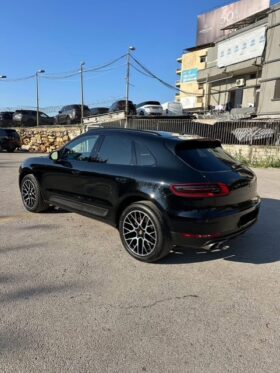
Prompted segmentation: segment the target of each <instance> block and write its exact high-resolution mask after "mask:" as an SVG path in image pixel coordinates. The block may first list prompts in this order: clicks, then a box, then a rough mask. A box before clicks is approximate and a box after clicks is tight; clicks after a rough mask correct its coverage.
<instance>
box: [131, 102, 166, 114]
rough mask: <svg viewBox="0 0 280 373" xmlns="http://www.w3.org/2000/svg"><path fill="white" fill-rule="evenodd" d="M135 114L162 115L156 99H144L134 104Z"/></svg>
mask: <svg viewBox="0 0 280 373" xmlns="http://www.w3.org/2000/svg"><path fill="white" fill-rule="evenodd" d="M136 112H137V115H162V107H161V104H160V102H158V101H144V102H141V104H138V105H137V106H136Z"/></svg>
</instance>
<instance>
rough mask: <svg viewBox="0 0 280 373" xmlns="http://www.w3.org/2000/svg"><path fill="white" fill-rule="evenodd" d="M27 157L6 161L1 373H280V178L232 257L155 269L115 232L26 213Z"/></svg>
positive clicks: (171, 262)
mask: <svg viewBox="0 0 280 373" xmlns="http://www.w3.org/2000/svg"><path fill="white" fill-rule="evenodd" d="M28 156H30V155H27V154H20V153H15V154H8V153H4V152H3V153H0V191H1V203H0V263H1V267H0V268H1V272H0V289H1V290H0V371H1V372H75V373H77V372H208V373H209V372H215V373H218V372H221V373H224V372H270V373H273V372H277V373H278V372H279V356H280V355H279V351H280V332H279V331H280V264H279V263H280V170H279V169H266V170H256V173H257V175H258V180H259V183H258V184H259V193H260V195H261V197H262V198H263V203H262V209H261V214H260V219H259V222H258V224H257V225H256V226H255V227H253V228H252V229H251V230H250V231H249V232H247V233H246V234H245V235H243V236H241V237H239V238H238V239H236V240H234V241H232V242H230V246H229V247H228V248H227V249H224V250H220V251H214V252H205V251H202V250H201V251H195V250H185V251H182V250H178V252H175V253H172V254H171V255H169V256H168V257H167V258H165V259H163V260H162V261H160V262H159V263H157V264H144V263H140V262H137V261H136V260H134V259H133V258H131V257H130V256H129V255H128V254H127V253H126V252H125V250H124V249H123V248H122V245H121V243H120V240H119V236H118V232H117V231H116V230H115V229H114V228H111V227H110V226H106V225H104V224H102V223H99V222H96V221H94V220H91V219H88V218H85V217H81V216H79V215H76V214H72V213H66V212H59V211H51V212H48V213H45V214H31V213H28V212H26V211H25V210H24V208H23V206H22V204H21V199H20V194H19V190H18V182H17V177H18V166H19V164H20V162H21V161H22V160H23V159H25V158H26V157H28Z"/></svg>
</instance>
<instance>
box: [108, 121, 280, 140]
mask: <svg viewBox="0 0 280 373" xmlns="http://www.w3.org/2000/svg"><path fill="white" fill-rule="evenodd" d="M102 126H103V127H119V128H124V127H125V126H127V128H132V129H141V130H157V131H168V132H175V133H180V134H189V135H198V136H202V137H209V138H215V139H219V140H221V142H222V143H223V144H242V145H266V146H280V121H279V122H276V121H256V120H255V121H251V120H250V121H230V122H216V123H215V124H206V123H203V122H198V121H193V120H191V119H184V118H178V119H173V118H143V119H142V118H128V120H127V122H126V121H125V120H119V121H115V122H109V123H102Z"/></svg>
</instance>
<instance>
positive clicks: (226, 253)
mask: <svg viewBox="0 0 280 373" xmlns="http://www.w3.org/2000/svg"><path fill="white" fill-rule="evenodd" d="M218 259H224V260H231V261H234V262H242V263H252V264H265V263H273V262H277V261H279V260H280V200H276V199H269V198H264V199H262V205H261V210H260V216H259V221H258V223H257V224H256V225H255V226H254V227H253V228H251V229H250V230H249V231H247V232H246V233H245V234H244V235H242V236H240V237H238V238H236V239H234V240H231V241H228V242H227V243H225V245H224V247H223V246H222V247H221V248H220V249H216V250H215V249H214V250H212V251H208V250H203V249H201V250H199V249H186V248H180V247H178V248H175V250H174V251H173V252H171V253H170V254H169V255H168V256H167V257H165V258H164V259H162V260H161V261H159V262H158V264H161V265H170V264H171V265H172V264H183V263H184V264H187V263H196V262H204V261H210V260H218Z"/></svg>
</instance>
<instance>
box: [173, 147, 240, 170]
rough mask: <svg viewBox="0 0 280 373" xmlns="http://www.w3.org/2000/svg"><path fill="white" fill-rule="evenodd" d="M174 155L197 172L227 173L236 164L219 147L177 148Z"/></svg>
mask: <svg viewBox="0 0 280 373" xmlns="http://www.w3.org/2000/svg"><path fill="white" fill-rule="evenodd" d="M176 154H177V155H178V156H179V157H180V158H181V159H183V161H185V162H186V163H187V164H188V165H190V166H191V167H193V168H195V169H197V170H199V171H208V172H209V171H210V172H211V171H229V170H231V168H232V166H233V165H236V164H238V162H237V161H235V160H234V159H233V158H232V157H231V156H230V155H229V154H227V153H225V151H224V150H223V149H222V148H221V147H220V146H214V147H204V146H203V145H201V146H197V147H195V148H194V147H192V148H191V149H188V148H187V147H179V148H178V149H176Z"/></svg>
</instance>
